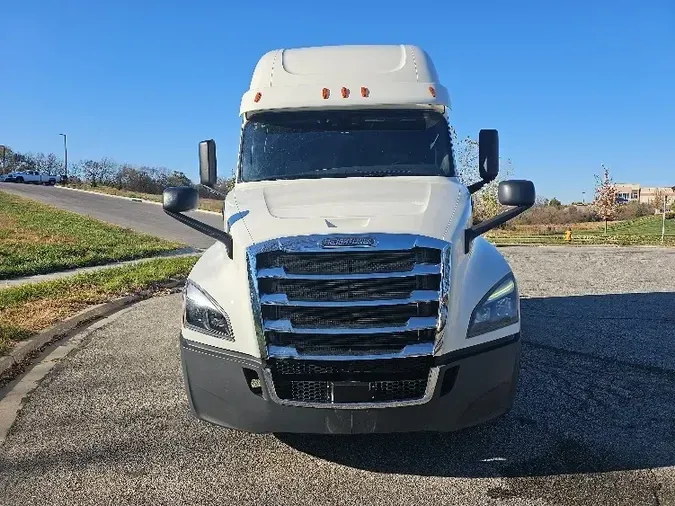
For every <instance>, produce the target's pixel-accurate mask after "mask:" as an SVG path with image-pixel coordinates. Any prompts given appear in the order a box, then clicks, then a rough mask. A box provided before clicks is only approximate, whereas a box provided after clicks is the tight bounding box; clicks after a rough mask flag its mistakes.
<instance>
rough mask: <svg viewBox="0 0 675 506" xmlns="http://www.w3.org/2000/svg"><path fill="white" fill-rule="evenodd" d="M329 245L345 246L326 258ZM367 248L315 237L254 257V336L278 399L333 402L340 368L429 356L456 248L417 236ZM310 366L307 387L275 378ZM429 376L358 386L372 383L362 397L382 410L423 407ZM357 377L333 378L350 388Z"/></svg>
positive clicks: (255, 252) (392, 374)
mask: <svg viewBox="0 0 675 506" xmlns="http://www.w3.org/2000/svg"><path fill="white" fill-rule="evenodd" d="M357 237H358V236H357ZM327 238H337V239H338V240H337V241H331V243H332V244H336V243H337V244H347V245H348V246H346V247H331V248H322V247H321V245H322V243H323V244H325V243H326V242H325V240H326V239H327ZM367 238H368V240H367V241H362V243H364V244H368V247H359V246H354V244H359V241H354V242H350V241H348V240H347V241H343V240H342V239H344V236H340V235H330V236H326V235H319V236H304V237H295V238H293V237H290V238H280V239H277V240H273V241H268V242H266V243H262V244H257V245H254V246H253V247H251V248H250V249H249V251H248V261H249V280H250V283H251V289H252V303H253V309H254V317H255V318H256V327H257V332H258V335H259V339H260V344H261V349H262V352H263V356H265V357H267V359H268V361H269V369H268V370H269V372H270V374H271V377H272V378H273V382H274V385H275V388H276V390H277V395H278V396H279V398H280V399H286V400H293V401H298V402H316V403H322V402H328V401H329V400H330V396H331V395H332V393H331V392H332V390H331V388H333V386H332V383H331V382H332V381H338V380H336V379H335V377H334V376H335V375H334V374H332V373H331V374H328V373H329V369H330V368H334V367H336V366H335V364H336V363H338V362H339V363H341V364H344V363H346V362H349V363H351V362H352V361H357V362H359V363H360V364H364V363H365V361H370V360H375V361H376V362H387V363H388V365H391V364H393V363H394V362H392V361H397V363H398V361H399V360H401V361H402V362H401V363H398V367H402V364H403V363H405V362H407V361H409V360H414V359H415V358H416V357H426V358H428V357H430V356H431V355H432V354H433V350H434V348H435V346H436V345H437V344H438V342H437V339H438V336H439V331H440V330H441V329H443V327H444V324H445V319H446V314H447V296H448V287H449V272H450V271H449V267H450V255H449V252H450V245H449V244H448V243H446V242H444V241H440V240H436V239H431V238H427V237H421V236H413V235H396V234H386V235H384V234H383V235H376V236H375V237H373V236H370V235H369V236H367ZM371 239H372V240H371ZM371 246H372V247H371ZM402 357H405V358H402ZM309 360H318V365H317V364H314V365H313V366H312V367H315V370H314V371H313V372H311V373H309V374H307V375H305V374H303V375H301V377H293V378H289V377H287V376H286V373H287V372H284V371H282V370H280V369H278V368H281V367H289V364H290V363H292V364H294V365H293V366H294V367H295V366H296V364H305V365H307V366H308V364H309V362H308V361H309ZM430 367H431V366H430V365H429V364H426V365H425V366H424V367H423V370H422V371H421V372H420V373H419V374H417V375H415V376H414V377H409V375H406V374H403V376H402V375H401V371H400V370H397V371H393V370H389V371H388V372H387V373H386V374H384V375H378V377H377V378H370V377H369V379H367V380H358V381H367V383H368V385H367V392H368V393H366V394H364V391H363V390H361V391H360V393H359V395H366V396H367V395H370V393H372V398H371V399H369V400H370V401H377V402H385V401H401V400H406V399H408V400H410V399H417V398H418V397H422V396H424V395H425V391H426V388H427V380H428V378H429V375H430ZM316 368H319V369H316ZM324 369H325V370H324ZM326 374H328V376H326ZM355 375H356V376H359V374H358V371H356V370H354V369H353V368H352V370H350V371H349V374H344V371H343V373H341V374H338V375H337V376H338V377H339V378H341V379H340V380H339V381H347V382H351V381H355V379H354V378H355ZM324 383H325V384H324ZM340 388H341V387H340ZM359 388H361V387H359ZM363 388H366V387H363ZM418 394H419V395H418ZM327 399H328V400H327Z"/></svg>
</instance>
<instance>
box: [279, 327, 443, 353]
mask: <svg viewBox="0 0 675 506" xmlns="http://www.w3.org/2000/svg"><path fill="white" fill-rule="evenodd" d="M434 337H435V335H434V330H433V329H430V330H420V331H408V332H392V333H386V334H358V333H354V334H294V333H291V332H269V333H268V334H267V340H268V342H269V344H272V345H275V346H295V347H296V349H297V350H298V351H301V352H302V350H306V352H308V353H309V352H311V351H310V350H311V349H312V348H314V349H318V348H325V349H326V350H329V349H340V348H343V349H344V350H345V351H346V350H353V351H357V350H358V351H360V352H361V351H367V350H373V351H377V350H380V349H400V348H403V347H404V346H406V345H409V344H419V343H425V342H431V341H433V340H434Z"/></svg>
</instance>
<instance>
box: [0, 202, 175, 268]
mask: <svg viewBox="0 0 675 506" xmlns="http://www.w3.org/2000/svg"><path fill="white" fill-rule="evenodd" d="M181 246H183V245H182V244H180V243H175V242H169V241H165V240H163V239H159V238H156V237H153V236H151V235H147V234H141V233H138V232H135V231H133V230H129V229H125V228H121V227H118V226H116V225H111V224H108V223H104V222H102V221H99V220H95V219H93V218H89V217H87V216H82V215H79V214H77V213H72V212H70V211H64V210H61V209H58V208H56V207H53V206H50V205H47V204H42V203H40V202H35V201H33V200H29V199H25V198H22V197H18V196H15V195H10V194H8V193H5V192H1V191H0V279H7V278H13V277H19V276H27V275H32V274H44V273H48V272H54V271H59V270H65V269H70V268H74V267H84V266H89V265H100V264H104V263H109V262H114V261H120V260H131V259H134V258H142V257H148V256H152V255H154V254H157V253H160V252H165V251H171V250H175V249H177V248H180V247H181Z"/></svg>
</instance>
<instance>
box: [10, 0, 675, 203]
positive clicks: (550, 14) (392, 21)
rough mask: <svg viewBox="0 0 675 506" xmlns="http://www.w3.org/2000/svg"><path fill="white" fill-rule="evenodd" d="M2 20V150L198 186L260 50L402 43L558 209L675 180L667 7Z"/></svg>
mask: <svg viewBox="0 0 675 506" xmlns="http://www.w3.org/2000/svg"><path fill="white" fill-rule="evenodd" d="M2 14H3V17H2V19H0V48H1V50H0V54H1V55H2V74H1V77H0V100H2V109H0V143H4V144H7V145H9V146H11V147H12V148H13V149H15V150H18V151H44V152H49V151H54V152H56V153H60V152H61V151H60V150H61V146H62V139H61V137H59V136H58V134H59V133H60V132H66V133H67V134H68V144H69V157H70V158H71V159H73V160H77V159H81V158H100V157H102V156H110V157H112V158H115V159H116V160H118V161H120V162H122V161H124V162H129V163H134V164H146V165H162V166H166V167H169V168H172V169H178V170H183V171H185V172H186V173H187V174H188V175H190V176H191V177H193V178H196V174H197V143H198V142H199V141H200V140H202V139H204V138H214V139H215V140H216V142H217V143H218V159H219V164H220V172H221V174H223V175H225V174H226V173H230V172H231V169H232V166H233V165H234V163H235V161H236V149H237V138H238V135H239V119H238V117H237V114H238V110H239V101H240V98H241V94H242V93H243V92H244V91H245V90H246V89H247V87H248V84H249V81H250V77H251V72H252V71H253V68H254V66H255V64H256V62H257V60H258V58H259V57H260V56H261V55H262V54H263V53H265V52H266V51H268V50H270V49H275V48H281V47H297V46H309V45H326V44H351V43H364V44H369V43H412V44H417V45H420V46H422V47H423V48H424V49H425V50H426V51H427V52H428V53H429V54H430V55H431V57H432V59H433V60H434V62H435V64H436V67H437V69H438V71H439V73H440V75H441V79H442V81H443V82H444V84H445V85H446V86H447V87H448V88H449V90H450V93H451V98H452V103H453V111H452V114H451V122H452V123H453V124H454V125H455V127H456V129H457V130H458V132H459V134H460V135H461V136H465V135H477V133H478V130H479V129H480V128H498V129H499V131H500V146H501V152H502V155H503V156H505V157H510V158H511V159H512V160H513V163H514V169H515V173H514V176H515V177H519V178H527V179H532V180H533V181H534V182H535V184H536V186H537V190H538V194H539V195H542V196H547V197H553V196H556V197H558V198H559V199H561V200H563V201H570V200H575V199H581V192H582V191H585V192H586V199H588V198H589V197H591V196H592V191H593V174H594V173H596V172H599V170H600V164H601V163H604V164H606V165H608V166H609V167H610V168H611V170H612V175H613V177H614V179H615V180H616V181H634V182H640V183H642V184H645V185H665V184H668V185H669V186H670V185H673V184H675V2H674V1H673V0H641V1H622V0H615V1H606V0H586V1H584V2H581V1H577V0H569V1H564V2H563V1H558V2H545V1H534V0H531V1H517V0H514V1H509V2H505V1H501V0H483V1H479V2H474V1H470V0H466V1H462V2H459V1H456V0H446V1H438V0H437V1H431V2H423V1H416V2H404V1H402V0H396V1H394V0H390V1H388V2H387V1H380V0H378V1H375V0H371V1H368V0H362V1H356V2H340V1H327V2H321V1H290V0H289V1H284V2H274V1H271V0H254V1H249V2H234V1H229V0H228V1H218V0H203V1H198V0H195V1H192V2H187V1H183V2H176V1H172V0H164V1H158V0H135V1H129V0H116V1H114V2H91V1H85V0H71V1H68V0H61V1H57V0H41V1H37V0H21V1H10V2H5V3H4V5H3V8H2Z"/></svg>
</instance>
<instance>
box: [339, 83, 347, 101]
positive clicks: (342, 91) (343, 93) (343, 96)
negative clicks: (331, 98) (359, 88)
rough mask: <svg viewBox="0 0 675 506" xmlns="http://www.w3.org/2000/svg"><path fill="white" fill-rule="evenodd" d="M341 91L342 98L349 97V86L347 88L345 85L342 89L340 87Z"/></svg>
mask: <svg viewBox="0 0 675 506" xmlns="http://www.w3.org/2000/svg"><path fill="white" fill-rule="evenodd" d="M340 93H342V98H347V97H349V90H348V89H347V88H345V87H344V86H343V87H342V89H340Z"/></svg>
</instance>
